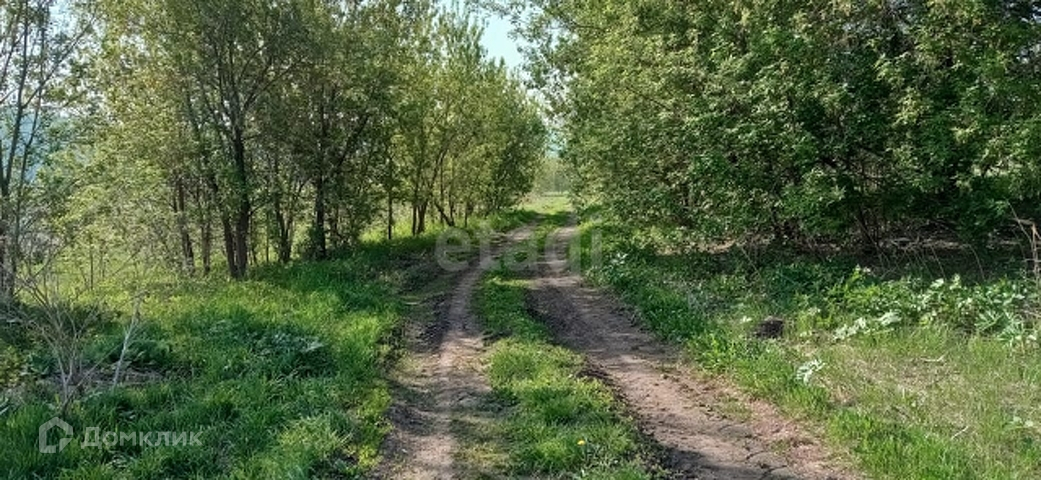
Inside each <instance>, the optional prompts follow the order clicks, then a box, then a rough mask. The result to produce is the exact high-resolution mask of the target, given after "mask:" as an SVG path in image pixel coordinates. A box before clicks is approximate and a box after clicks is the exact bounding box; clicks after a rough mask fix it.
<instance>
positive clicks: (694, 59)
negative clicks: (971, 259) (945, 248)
mask: <svg viewBox="0 0 1041 480" xmlns="http://www.w3.org/2000/svg"><path fill="white" fill-rule="evenodd" d="M522 3H530V2H517V3H514V4H509V6H510V7H512V8H513V12H514V13H515V14H518V15H519V16H525V15H526V16H527V18H526V19H524V20H526V22H524V28H525V31H526V35H527V37H528V38H529V39H530V40H531V41H532V42H533V44H532V48H531V53H532V58H533V59H535V60H536V61H537V63H536V69H535V70H534V72H535V73H536V79H538V80H540V81H541V82H542V83H543V85H544V86H546V87H548V88H549V89H550V91H555V92H556V96H555V99H554V100H555V102H554V103H555V107H556V110H557V113H558V115H559V118H560V120H561V122H562V123H563V125H564V129H565V137H566V146H567V147H566V151H565V152H564V158H565V159H566V161H567V162H568V163H569V165H570V166H571V167H572V168H571V170H572V172H573V173H574V174H575V177H576V178H575V186H576V188H577V189H578V190H579V192H580V193H581V194H582V195H585V196H587V197H594V198H597V199H599V200H601V201H602V202H603V203H604V204H605V205H607V206H608V207H609V209H610V210H611V211H613V212H614V213H616V214H618V215H619V216H621V217H623V218H627V219H630V220H631V221H642V222H644V223H646V224H651V225H665V226H671V227H677V226H678V227H685V228H689V229H691V230H692V231H696V232H700V233H704V234H710V235H714V236H716V235H718V236H734V235H740V234H745V233H755V234H772V236H773V237H774V238H781V239H787V240H789V241H806V240H810V239H814V240H816V239H821V238H825V239H832V240H834V239H859V240H860V241H863V242H864V243H866V244H867V245H875V244H876V243H877V242H878V241H879V240H880V239H881V238H883V237H884V236H885V235H888V234H893V233H894V232H895V231H897V230H907V229H918V228H929V229H933V230H934V231H938V230H942V231H946V232H957V233H958V234H960V235H961V236H962V238H964V239H974V240H981V239H984V238H986V237H987V235H988V234H989V233H991V232H994V231H995V229H998V228H1001V227H1003V226H1006V227H1007V226H1009V225H1013V223H1012V219H1013V218H1014V215H1017V214H1018V215H1019V216H1020V217H1024V218H1035V219H1036V218H1038V217H1039V214H1041V82H1039V79H1041V6H1039V4H1038V3H1037V2H1032V1H1023V0H1003V1H986V0H983V1H979V0H956V1H949V2H925V1H917V0H908V1H905V0H869V1H866V2H852V1H844V0H837V1H809V2H807V1H776V0H753V1H730V0H727V1H717V0H692V1H687V2H674V1H665V0H642V1H639V2H633V1H628V0H604V1H601V2H595V3H591V2H585V1H578V0H541V1H538V2H534V3H535V4H537V6H538V7H537V8H531V7H530V6H528V5H523V4H522Z"/></svg>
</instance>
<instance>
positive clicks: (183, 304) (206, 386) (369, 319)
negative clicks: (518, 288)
mask: <svg viewBox="0 0 1041 480" xmlns="http://www.w3.org/2000/svg"><path fill="white" fill-rule="evenodd" d="M534 215H535V214H534V213H531V212H527V211H521V210H516V211H511V212H507V213H505V214H503V215H501V216H498V217H496V218H493V219H489V220H488V223H490V224H491V225H493V226H494V227H497V228H502V229H508V228H514V227H516V226H519V225H520V224H521V223H523V222H525V221H529V220H530V219H531V218H534ZM435 230H436V229H435ZM436 234H437V231H432V232H430V233H428V234H426V235H423V236H420V237H402V238H398V239H395V240H394V241H392V242H382V241H380V242H366V243H364V244H363V245H362V246H360V247H358V248H356V249H354V250H352V251H349V252H339V253H338V254H337V259H335V260H331V261H327V262H321V263H315V262H296V263H293V264H290V265H285V266H283V265H263V266H260V267H258V268H255V269H254V270H253V271H252V272H251V274H250V278H249V279H248V280H246V281H242V282H228V281H222V280H218V279H208V280H181V281H179V282H169V281H163V282H157V283H153V284H143V285H137V286H131V285H123V286H122V287H117V286H115V285H112V286H107V287H106V288H105V289H97V290H95V291H94V292H93V294H92V295H91V296H90V297H83V298H84V300H83V301H85V302H96V303H100V304H103V305H107V306H108V307H107V308H106V312H107V313H106V321H105V322H102V323H101V324H99V325H98V326H97V327H96V328H95V329H94V330H92V332H91V335H90V337H89V341H88V345H87V346H86V351H87V352H88V356H89V358H90V359H91V361H92V362H93V361H97V362H98V363H99V364H100V365H101V368H100V369H99V370H98V374H97V375H96V377H97V378H96V379H95V380H96V382H92V383H91V384H90V385H89V386H88V387H87V388H85V391H84V392H83V394H81V395H80V396H79V397H78V399H77V400H76V401H75V402H74V403H73V404H72V405H71V407H70V408H69V410H68V411H67V412H66V413H65V414H63V415H61V416H62V418H63V419H64V420H65V421H67V422H68V423H70V424H71V425H72V426H73V427H74V429H75V440H74V441H73V442H72V443H71V444H70V445H69V446H68V447H67V448H66V449H65V450H64V451H62V452H60V453H58V454H50V455H45V454H41V453H39V452H38V450H37V429H38V427H39V426H40V425H41V424H42V423H44V422H45V421H47V420H48V419H50V418H51V417H53V416H55V415H56V414H57V412H56V410H55V408H54V405H55V391H56V388H55V384H54V381H53V379H54V372H55V364H54V359H53V358H51V357H50V356H49V355H48V353H47V349H46V348H44V347H42V345H40V343H39V339H36V338H33V336H32V335H28V334H26V332H25V331H24V329H20V328H19V327H17V326H14V325H4V326H2V327H0V355H2V356H0V382H2V383H3V384H4V385H3V386H5V387H7V388H5V389H4V390H3V395H0V445H3V446H4V453H3V458H4V461H3V462H2V463H0V476H3V477H9V478H32V477H38V478H99V479H100V478H106V479H107V478H280V479H281V478H312V477H316V478H329V477H334V478H361V477H363V476H364V475H365V474H366V472H368V471H369V470H370V469H371V468H372V467H374V466H375V465H376V464H377V463H378V461H379V460H380V458H379V447H380V444H381V442H382V440H383V437H384V435H385V433H386V432H387V428H388V427H387V425H388V423H387V422H386V420H385V418H384V414H385V411H386V409H387V407H388V405H389V403H390V390H389V388H388V382H387V381H386V379H385V373H386V371H387V370H388V368H387V367H388V364H389V363H390V362H393V361H394V360H395V358H396V355H397V349H398V347H399V344H400V338H399V332H400V327H402V325H401V323H402V321H403V315H404V313H405V311H406V306H405V305H404V301H403V298H404V295H405V294H406V293H407V292H409V291H411V290H415V289H416V288H417V287H418V286H420V285H423V284H426V283H428V282H429V281H430V280H432V279H433V278H436V276H438V275H439V274H440V273H441V270H440V269H439V267H438V266H437V264H436V262H435V261H434V246H435V244H436ZM131 292H148V293H147V295H146V296H145V298H144V301H143V304H142V308H141V312H142V317H143V321H144V328H143V330H142V331H141V333H140V334H139V335H138V336H137V337H136V340H135V342H134V343H133V344H132V347H131V348H130V351H129V352H128V356H127V358H128V359H130V360H131V361H132V363H131V372H130V373H129V374H128V379H129V381H128V382H125V383H124V384H122V385H120V386H119V387H118V388H109V386H108V385H107V384H106V382H107V381H108V379H110V378H111V375H112V365H113V363H114V362H115V361H116V360H117V359H118V353H117V352H118V350H119V347H120V342H121V333H122V328H123V325H124V324H125V323H126V322H127V319H128V318H129V316H130V315H129V314H130V311H129V310H130V309H129V308H126V307H125V306H126V305H132V304H133V302H132V301H130V298H131V295H132V293H131ZM112 306H124V307H123V308H113V307H112ZM90 427H97V428H100V429H101V431H120V432H200V437H199V438H200V440H201V445H194V446H183V445H178V446H176V447H152V448H149V447H138V446H132V445H129V444H125V445H122V446H112V447H104V448H84V445H81V444H80V443H81V440H83V438H84V433H85V430H86V428H90ZM56 440H57V437H56V436H52V442H54V441H56Z"/></svg>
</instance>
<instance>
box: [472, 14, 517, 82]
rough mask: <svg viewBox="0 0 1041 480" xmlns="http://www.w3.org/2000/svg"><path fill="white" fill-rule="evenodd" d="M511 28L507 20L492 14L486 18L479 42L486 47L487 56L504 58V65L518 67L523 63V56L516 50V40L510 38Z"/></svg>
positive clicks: (512, 67)
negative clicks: (486, 22)
mask: <svg viewBox="0 0 1041 480" xmlns="http://www.w3.org/2000/svg"><path fill="white" fill-rule="evenodd" d="M511 28H513V27H512V26H511V25H510V22H509V21H507V20H505V19H503V18H501V17H499V16H496V15H494V14H492V15H490V16H489V18H488V25H487V26H486V27H485V29H484V38H483V39H481V43H482V44H483V45H484V48H486V49H488V55H489V56H491V57H493V58H494V57H500V58H502V59H504V60H506V65H507V66H509V67H510V68H511V69H519V68H521V66H522V65H523V63H524V57H523V56H522V55H521V54H520V52H518V51H517V41H516V40H514V39H512V38H510V29H511Z"/></svg>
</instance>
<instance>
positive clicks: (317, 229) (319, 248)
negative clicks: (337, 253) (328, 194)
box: [312, 175, 328, 260]
mask: <svg viewBox="0 0 1041 480" xmlns="http://www.w3.org/2000/svg"><path fill="white" fill-rule="evenodd" d="M313 229H314V232H313V233H312V235H314V237H313V238H312V241H313V242H314V245H313V246H314V249H315V251H314V253H315V256H316V257H317V258H318V259H319V260H324V259H325V258H326V255H327V253H328V247H327V242H326V238H325V237H326V236H325V176H324V175H318V176H317V177H315V180H314V225H313Z"/></svg>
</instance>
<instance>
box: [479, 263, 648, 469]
mask: <svg viewBox="0 0 1041 480" xmlns="http://www.w3.org/2000/svg"><path fill="white" fill-rule="evenodd" d="M525 290H526V285H525V282H524V281H522V280H516V279H511V278H509V277H507V276H506V274H505V273H498V274H489V275H488V276H486V278H485V279H484V280H483V282H482V284H481V286H480V289H479V292H478V294H477V309H478V311H479V312H480V315H481V318H482V321H483V322H484V328H485V330H486V332H487V333H488V334H489V335H490V336H492V337H495V338H499V339H500V340H498V341H497V342H496V343H495V344H494V345H492V346H491V348H490V351H489V353H488V356H487V364H488V369H487V373H488V378H489V381H490V383H491V386H492V389H493V391H494V394H495V397H496V400H497V401H498V402H500V403H501V404H502V405H504V407H503V408H504V414H503V415H502V420H501V422H500V424H499V425H498V426H497V427H496V428H497V429H498V430H499V434H498V438H499V442H498V445H497V446H496V447H495V448H496V449H497V450H499V451H500V452H502V453H503V456H505V457H506V458H507V459H508V460H507V461H506V465H505V466H504V467H503V468H504V469H505V470H506V472H505V473H506V474H508V475H511V476H512V475H521V476H523V475H548V476H551V477H559V478H596V479H600V478H613V479H638V478H649V477H650V475H649V474H648V471H647V469H646V468H644V466H643V465H642V463H641V461H640V456H641V454H642V450H641V447H640V445H639V443H638V439H637V434H636V431H635V429H634V427H633V425H632V423H631V422H630V421H629V420H628V419H626V418H625V417H624V416H623V415H622V414H621V412H620V411H619V409H618V405H617V404H616V403H615V401H614V399H613V397H612V395H611V392H610V391H609V390H608V389H607V388H606V387H604V385H602V384H601V383H599V382H598V381H596V380H593V379H591V378H588V377H585V376H583V375H582V368H583V359H582V358H581V357H580V356H579V355H577V354H575V353H573V352H571V351H569V350H567V349H564V348H561V347H557V346H553V345H551V344H550V343H549V334H548V332H547V331H546V329H545V327H544V326H543V325H542V324H540V323H538V322H536V321H535V320H533V319H532V318H531V317H529V316H528V314H527V313H526V310H525V306H524V297H525ZM493 436H494V435H493Z"/></svg>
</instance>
